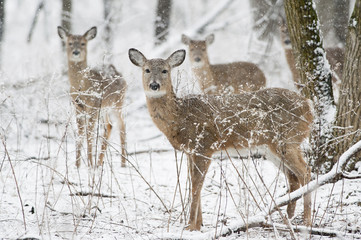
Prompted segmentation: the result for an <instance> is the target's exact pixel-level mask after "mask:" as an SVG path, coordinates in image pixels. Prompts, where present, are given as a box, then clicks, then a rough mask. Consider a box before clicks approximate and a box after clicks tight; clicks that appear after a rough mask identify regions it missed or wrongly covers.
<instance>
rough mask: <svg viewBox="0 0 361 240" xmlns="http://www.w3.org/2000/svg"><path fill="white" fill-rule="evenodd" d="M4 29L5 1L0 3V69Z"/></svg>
mask: <svg viewBox="0 0 361 240" xmlns="http://www.w3.org/2000/svg"><path fill="white" fill-rule="evenodd" d="M4 29H5V0H2V1H0V68H1V65H2V43H3V40H4Z"/></svg>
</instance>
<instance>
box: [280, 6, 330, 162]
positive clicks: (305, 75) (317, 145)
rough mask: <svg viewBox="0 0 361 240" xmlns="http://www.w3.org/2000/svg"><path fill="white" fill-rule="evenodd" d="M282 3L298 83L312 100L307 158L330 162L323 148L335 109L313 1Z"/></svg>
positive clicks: (326, 142) (328, 138)
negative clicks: (312, 119)
mask: <svg viewBox="0 0 361 240" xmlns="http://www.w3.org/2000/svg"><path fill="white" fill-rule="evenodd" d="M284 5H285V12H286V18H287V25H288V30H289V34H290V38H291V42H292V48H293V52H294V56H295V57H296V61H297V62H298V65H299V66H300V69H301V71H300V74H301V83H302V84H303V85H304V86H305V87H304V88H303V90H302V94H303V95H304V96H306V97H307V98H309V99H311V100H313V102H314V107H315V121H314V131H313V132H312V133H311V147H312V153H311V156H310V157H311V159H310V160H311V163H312V164H315V165H316V166H320V165H321V164H323V163H325V162H332V160H331V156H328V155H327V148H326V147H327V145H328V142H329V141H330V140H331V138H332V137H333V135H332V131H331V126H332V124H333V118H334V114H333V113H334V112H335V103H334V99H333V92H332V83H331V72H330V70H329V69H328V68H327V66H328V63H327V59H326V56H325V51H324V49H323V46H322V45H323V42H322V39H321V37H320V31H319V22H318V18H317V14H316V10H315V9H314V3H313V1H312V0H285V2H284ZM330 114H331V115H330Z"/></svg>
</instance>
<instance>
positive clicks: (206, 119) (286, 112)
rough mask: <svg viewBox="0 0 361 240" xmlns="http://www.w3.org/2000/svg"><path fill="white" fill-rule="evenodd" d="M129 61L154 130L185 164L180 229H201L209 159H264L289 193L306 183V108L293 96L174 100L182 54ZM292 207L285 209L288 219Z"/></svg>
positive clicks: (269, 91) (132, 54)
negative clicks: (184, 219)
mask: <svg viewBox="0 0 361 240" xmlns="http://www.w3.org/2000/svg"><path fill="white" fill-rule="evenodd" d="M128 54H129V59H130V61H131V62H132V63H133V64H134V65H135V66H138V67H140V68H141V69H142V82H143V88H144V92H145V96H146V104H147V108H148V111H149V114H150V116H151V118H152V120H153V122H154V124H155V125H156V126H157V127H158V128H159V130H160V131H161V132H163V134H164V135H165V136H166V137H167V139H168V141H169V142H170V144H171V145H172V146H173V148H174V149H176V150H179V151H183V152H184V153H185V154H186V155H187V158H188V169H189V174H190V178H191V181H190V182H191V205H190V216H189V221H188V226H187V227H186V229H188V230H191V231H194V230H200V228H201V226H202V222H203V220H202V208H201V190H202V186H203V183H204V180H205V177H206V173H207V171H208V168H209V166H210V163H211V160H212V155H213V154H218V153H219V152H220V151H231V150H237V151H239V152H240V153H242V152H248V151H250V152H253V153H257V154H264V155H265V156H267V159H269V160H270V161H271V162H273V163H274V164H275V165H276V166H277V167H279V168H280V169H281V170H282V171H283V172H284V174H285V176H286V177H287V179H288V183H289V191H290V192H292V191H294V190H296V189H298V188H299V187H300V186H301V185H306V184H307V183H308V182H309V181H310V168H309V166H308V165H307V163H306V162H305V160H304V159H303V156H302V151H301V147H300V144H301V143H302V142H303V141H304V140H305V139H306V138H307V137H308V136H309V134H310V128H311V124H312V121H313V113H312V105H311V103H310V101H309V100H307V99H305V98H304V97H302V96H300V95H299V94H298V93H295V92H293V91H290V90H287V89H281V88H265V89H261V90H258V91H254V92H242V93H239V94H221V95H212V94H209V95H207V94H199V95H189V96H185V97H183V98H180V97H177V96H176V94H175V91H174V89H173V86H172V81H171V70H172V69H173V68H175V67H178V66H180V65H181V64H182V63H183V61H184V59H185V50H183V49H180V50H177V51H175V52H173V53H172V54H171V55H170V56H169V57H168V58H167V59H162V58H155V59H147V58H146V57H145V56H144V55H143V53H141V52H140V51H139V50H137V49H134V48H131V49H129V51H128ZM295 207H296V202H291V203H289V204H288V207H287V214H288V217H289V218H292V217H293V216H294V212H295ZM304 222H305V223H306V224H307V225H310V224H311V195H310V194H305V195H304Z"/></svg>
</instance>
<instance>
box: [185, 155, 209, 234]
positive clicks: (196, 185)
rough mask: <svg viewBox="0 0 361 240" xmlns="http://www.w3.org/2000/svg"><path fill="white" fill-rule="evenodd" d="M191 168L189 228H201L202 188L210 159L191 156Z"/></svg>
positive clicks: (192, 229)
mask: <svg viewBox="0 0 361 240" xmlns="http://www.w3.org/2000/svg"><path fill="white" fill-rule="evenodd" d="M188 159H189V168H190V174H191V183H192V200H191V209H190V216H189V222H188V227H187V230H190V231H194V230H200V229H201V226H202V220H203V218H202V206H201V190H202V186H203V182H204V178H205V175H206V173H207V171H208V168H209V165H210V163H211V161H210V160H208V159H206V158H204V157H202V156H195V155H192V156H189V157H188Z"/></svg>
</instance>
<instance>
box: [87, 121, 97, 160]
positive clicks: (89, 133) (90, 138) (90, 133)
mask: <svg viewBox="0 0 361 240" xmlns="http://www.w3.org/2000/svg"><path fill="white" fill-rule="evenodd" d="M88 117H89V118H88V124H87V129H86V141H87V145H88V165H89V166H93V141H94V128H95V119H97V115H95V116H93V115H90V116H88Z"/></svg>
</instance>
